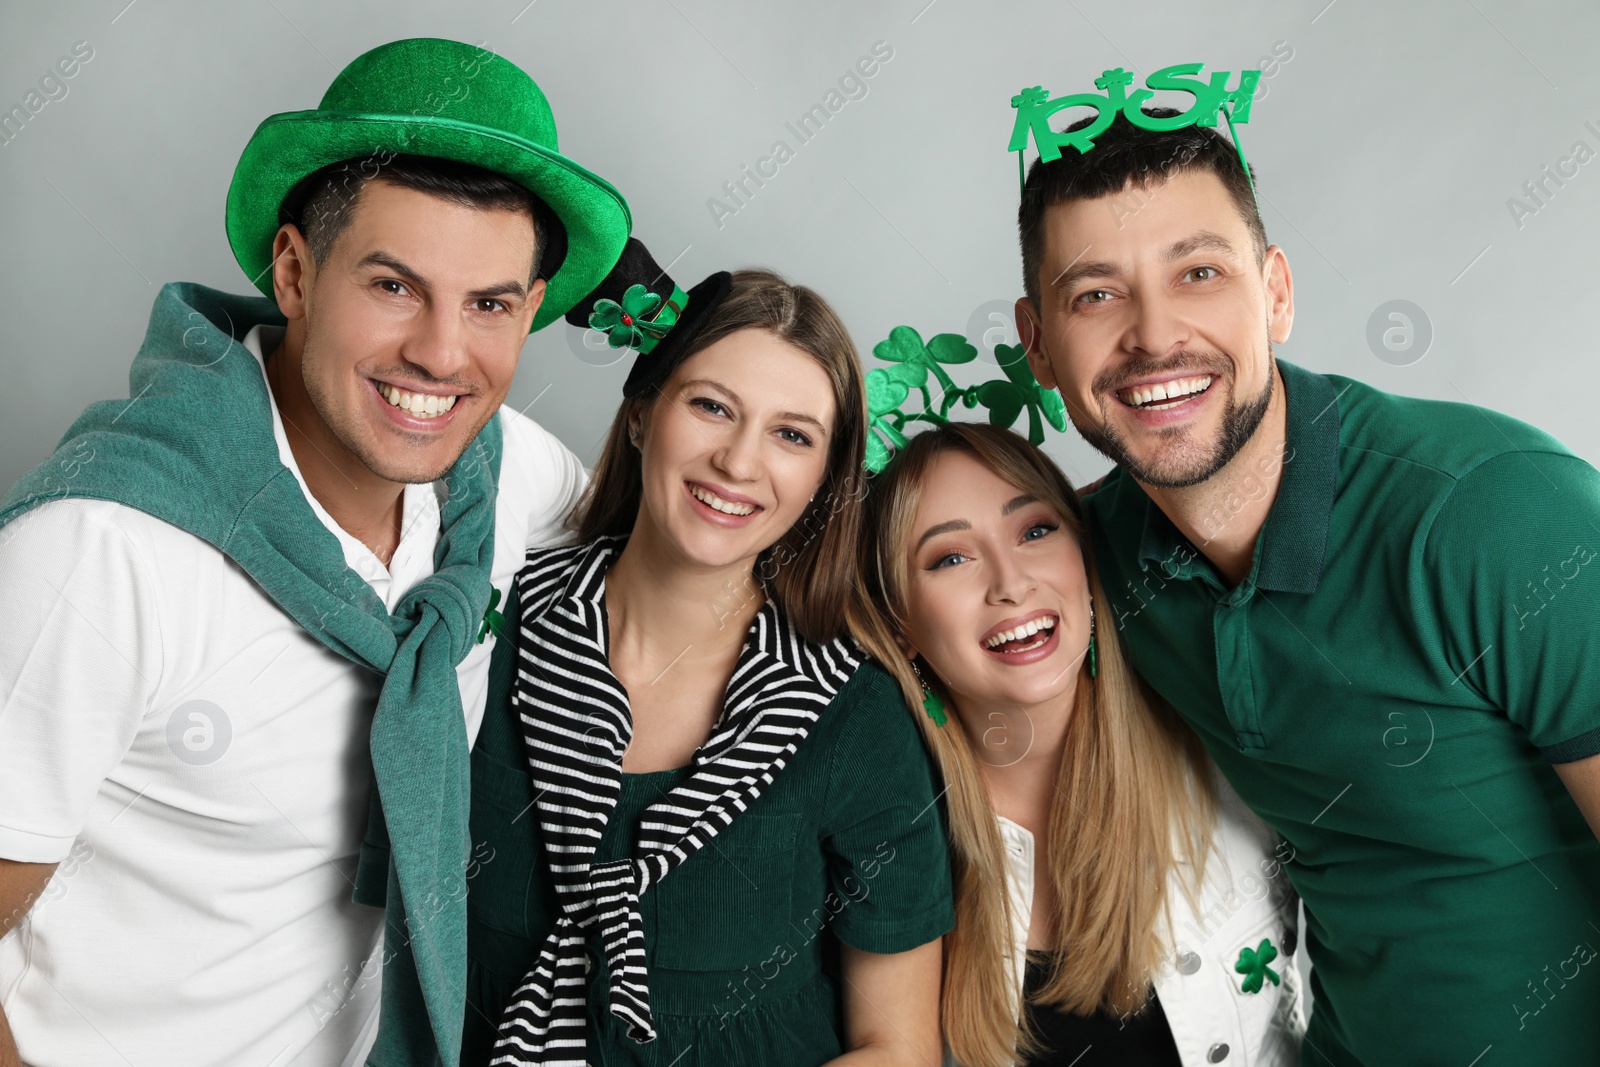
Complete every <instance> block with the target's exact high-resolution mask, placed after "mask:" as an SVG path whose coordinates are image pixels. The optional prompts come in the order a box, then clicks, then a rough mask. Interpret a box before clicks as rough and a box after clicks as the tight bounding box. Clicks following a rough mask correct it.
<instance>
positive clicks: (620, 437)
mask: <svg viewBox="0 0 1600 1067" xmlns="http://www.w3.org/2000/svg"><path fill="white" fill-rule="evenodd" d="M740 330H763V331H765V332H766V333H769V334H771V335H772V336H773V337H776V338H778V339H779V340H780V341H785V342H787V343H788V344H791V345H793V346H794V347H795V348H797V349H799V350H800V351H802V352H804V353H806V354H807V355H809V356H810V357H811V358H812V359H815V360H816V361H817V363H818V364H819V365H821V367H822V369H823V370H824V371H826V372H827V374H828V380H829V381H830V382H831V383H832V385H833V399H834V406H835V414H834V425H833V435H832V440H831V442H830V443H829V446H828V472H827V475H826V476H825V477H824V478H823V481H822V485H821V486H820V487H819V488H818V489H817V493H816V496H815V497H814V498H813V500H812V502H811V505H810V507H809V508H807V510H806V511H805V513H804V514H803V515H801V517H800V518H799V520H797V521H796V522H795V524H794V525H793V526H791V527H790V528H789V529H788V531H787V532H785V533H784V535H783V536H782V537H781V538H779V539H778V541H777V543H776V544H774V545H772V546H771V547H770V548H768V549H767V550H766V551H764V552H762V553H761V555H760V557H758V558H757V560H756V563H755V568H754V575H753V577H754V578H755V580H757V581H759V582H760V583H761V584H762V586H763V588H764V589H766V591H767V592H768V593H769V594H770V595H771V596H773V597H774V599H776V601H777V603H778V605H779V606H780V607H782V608H783V610H784V612H785V613H786V614H787V615H788V616H789V618H790V620H791V621H792V622H793V623H794V625H795V627H796V628H797V629H798V630H799V631H800V632H801V633H802V634H803V635H805V637H806V638H808V639H809V640H813V641H826V640H830V639H832V638H833V637H835V636H837V635H838V634H839V632H840V631H841V629H842V628H843V620H844V619H846V618H847V617H850V616H854V615H857V614H859V613H860V612H859V609H857V608H856V607H855V606H854V605H853V601H855V600H856V599H857V598H858V597H859V591H858V588H859V587H858V584H857V582H856V571H855V565H856V544H857V541H858V540H859V538H860V534H861V497H862V494H863V493H864V492H865V482H864V480H863V477H862V468H861V464H862V460H863V459H864V458H865V454H866V423H867V402H866V393H865V389H864V387H863V385H862V380H861V361H860V359H858V358H857V356H856V349H855V345H854V344H853V343H852V342H851V340H850V333H849V331H848V330H846V329H845V326H844V323H843V322H842V321H840V319H839V316H838V314H837V313H836V312H835V311H834V310H833V308H831V307H830V306H829V305H828V303H827V301H825V300H823V299H822V297H821V296H819V295H817V293H816V292H814V291H813V290H811V289H808V288H806V287H805V286H803V285H791V284H790V283H789V282H787V281H785V280H784V279H783V278H782V277H780V276H779V275H777V274H775V273H773V272H772V271H769V270H738V271H734V272H733V284H732V288H731V289H730V291H729V294H728V296H727V298H726V299H725V300H724V301H723V302H722V303H721V304H719V305H718V306H717V308H716V310H714V311H713V312H712V313H711V315H710V316H709V317H708V318H707V319H706V322H705V324H704V326H702V327H701V329H700V332H699V333H697V334H696V335H695V338H694V340H693V342H692V343H691V344H690V346H689V348H688V349H687V350H686V351H685V352H684V355H683V359H685V360H687V359H689V358H690V357H692V356H693V355H694V354H695V353H696V352H699V351H701V350H703V349H706V348H709V347H710V346H711V345H713V344H716V343H717V342H718V341H720V340H722V339H723V338H724V337H727V336H729V335H730V334H734V333H737V332H739V331H740ZM660 396H661V391H660V389H659V388H658V389H655V390H653V391H651V392H649V393H647V394H646V395H644V396H640V397H638V398H635V399H632V400H625V401H623V403H622V406H621V407H619V408H618V409H617V414H616V417H615V418H614V419H612V421H611V429H610V431H609V432H608V433H607V435H606V441H605V445H604V447H603V448H602V449H601V451H600V459H599V461H598V462H597V463H596V464H595V467H594V474H593V477H592V478H591V479H590V481H589V486H588V488H587V489H586V490H585V491H584V494H583V498H582V499H581V500H580V501H579V502H578V506H577V508H576V509H575V511H574V512H573V517H572V519H571V526H572V528H573V529H575V530H576V531H577V535H578V540H579V541H581V542H588V541H592V540H594V539H595V538H597V537H605V536H609V535H614V534H626V533H630V532H631V531H632V530H633V524H634V521H635V520H636V519H637V517H638V514H639V501H640V498H641V495H642V493H643V479H642V475H641V472H640V453H639V451H638V449H636V448H634V447H633V445H632V444H631V443H630V442H629V440H628V420H629V417H630V416H631V415H632V414H633V412H634V411H635V410H637V409H640V408H643V409H649V408H650V407H651V406H652V405H654V404H655V403H656V402H657V400H659V398H660Z"/></svg>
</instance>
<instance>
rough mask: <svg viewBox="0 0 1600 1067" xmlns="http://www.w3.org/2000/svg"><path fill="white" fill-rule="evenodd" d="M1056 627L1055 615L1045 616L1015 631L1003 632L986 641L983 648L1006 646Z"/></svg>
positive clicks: (1026, 623)
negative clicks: (1009, 642) (1008, 642)
mask: <svg viewBox="0 0 1600 1067" xmlns="http://www.w3.org/2000/svg"><path fill="white" fill-rule="evenodd" d="M1055 625H1056V618H1055V616H1054V615H1044V616H1041V617H1040V618H1037V619H1033V620H1031V621H1029V622H1025V623H1023V624H1022V625H1021V626H1018V627H1017V628H1016V629H1014V630H1002V631H1001V632H999V633H997V634H995V635H994V636H993V637H991V638H989V639H988V640H986V641H985V642H984V643H983V646H984V647H985V648H995V647H997V646H999V645H1003V644H1005V643H1006V642H1007V641H1016V640H1019V639H1021V638H1024V637H1027V636H1029V635H1031V634H1036V633H1038V632H1039V631H1040V630H1052V629H1054V628H1055Z"/></svg>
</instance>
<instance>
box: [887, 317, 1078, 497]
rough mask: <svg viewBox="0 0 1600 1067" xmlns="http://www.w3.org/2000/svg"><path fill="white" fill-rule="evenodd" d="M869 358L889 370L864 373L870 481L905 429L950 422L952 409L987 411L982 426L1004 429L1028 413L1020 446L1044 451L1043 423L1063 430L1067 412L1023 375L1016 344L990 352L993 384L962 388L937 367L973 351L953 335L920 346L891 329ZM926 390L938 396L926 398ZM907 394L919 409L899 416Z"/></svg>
mask: <svg viewBox="0 0 1600 1067" xmlns="http://www.w3.org/2000/svg"><path fill="white" fill-rule="evenodd" d="M872 354H873V355H874V356H876V357H877V358H879V359H881V360H883V361H884V362H885V363H888V364H890V366H887V367H874V368H872V369H871V370H869V371H867V374H866V385H867V459H866V463H865V464H864V466H865V467H866V469H867V470H868V471H869V472H871V473H872V474H877V473H878V472H880V471H882V470H883V468H884V467H885V466H887V465H888V463H889V460H890V458H891V457H892V456H893V454H894V452H895V451H896V450H898V449H901V448H904V447H905V446H906V443H907V441H908V438H907V437H906V434H905V428H906V426H907V424H909V423H912V422H926V423H929V424H931V425H934V426H938V425H940V424H942V423H947V422H949V421H951V420H950V409H951V408H953V407H955V406H956V404H957V403H958V402H959V403H960V404H961V405H962V406H963V407H967V408H973V407H977V406H978V405H979V404H982V405H983V406H984V407H985V408H987V409H988V410H989V423H990V424H991V425H993V426H1004V427H1008V428H1009V427H1010V426H1011V424H1012V423H1014V422H1016V421H1017V417H1018V416H1019V415H1021V414H1022V412H1023V411H1024V410H1026V411H1027V413H1028V440H1029V441H1030V442H1032V443H1033V444H1035V445H1041V444H1044V426H1043V424H1042V423H1041V421H1040V420H1041V416H1042V418H1043V420H1044V421H1046V422H1049V423H1050V425H1051V426H1054V427H1055V428H1056V429H1057V430H1063V431H1064V430H1066V428H1067V409H1066V405H1065V404H1063V403H1062V401H1061V396H1060V394H1058V393H1056V392H1055V391H1054V390H1050V389H1045V388H1044V387H1042V386H1041V385H1040V384H1039V382H1038V379H1036V378H1035V377H1034V376H1033V371H1032V370H1030V369H1029V368H1028V360H1027V353H1026V350H1025V349H1024V348H1023V346H1021V345H996V346H995V350H994V354H995V360H996V361H997V362H998V363H999V364H1000V369H1001V370H1003V371H1004V372H1005V375H1006V376H1005V377H1004V378H994V379H991V380H989V381H986V382H980V383H979V384H977V385H969V386H967V387H965V388H962V387H960V386H958V385H956V383H955V382H954V381H953V380H952V379H951V378H950V375H948V374H946V373H945V370H944V368H945V366H949V365H951V364H956V363H971V362H972V361H973V360H974V359H976V358H977V355H978V350H977V349H976V348H974V347H973V346H972V345H971V344H970V343H969V342H968V341H967V339H966V338H965V337H963V336H961V335H960V334H958V333H941V334H935V335H934V336H933V337H931V338H929V339H928V341H927V342H926V343H924V342H923V340H922V335H921V334H919V333H917V331H916V330H914V329H912V328H911V327H910V326H896V327H895V328H894V329H893V330H890V331H889V338H888V340H886V341H880V342H878V344H877V345H875V346H874V347H873V349H872ZM929 377H932V378H933V380H934V381H933V383H932V384H933V387H936V388H937V389H938V391H939V397H938V399H937V400H935V399H934V393H933V390H932V388H930V383H929V381H928V379H929ZM913 389H915V390H917V391H919V392H920V393H921V394H922V410H921V411H912V412H907V411H903V410H901V405H902V404H904V403H905V401H906V400H907V399H908V398H909V397H910V396H911V391H912V390H913Z"/></svg>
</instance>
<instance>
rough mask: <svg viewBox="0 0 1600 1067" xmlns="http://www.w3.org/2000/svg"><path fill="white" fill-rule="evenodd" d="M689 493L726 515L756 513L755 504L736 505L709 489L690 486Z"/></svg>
mask: <svg viewBox="0 0 1600 1067" xmlns="http://www.w3.org/2000/svg"><path fill="white" fill-rule="evenodd" d="M689 492H691V493H693V494H694V498H695V499H696V500H698V501H700V502H701V503H702V504H704V505H706V506H707V507H709V508H713V509H715V510H716V511H720V512H722V513H723V514H724V515H748V514H750V513H751V512H752V511H754V510H755V509H756V508H755V505H754V504H735V503H734V502H733V501H731V500H724V499H722V498H721V497H720V496H718V495H717V494H715V493H713V492H712V491H711V490H709V489H702V488H700V487H699V486H698V485H691V486H689Z"/></svg>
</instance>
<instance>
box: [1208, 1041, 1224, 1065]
mask: <svg viewBox="0 0 1600 1067" xmlns="http://www.w3.org/2000/svg"><path fill="white" fill-rule="evenodd" d="M1227 1058H1228V1043H1227V1042H1226V1041H1218V1042H1217V1043H1216V1044H1215V1045H1212V1046H1211V1047H1210V1048H1208V1049H1206V1062H1207V1063H1221V1062H1222V1061H1223V1060H1225V1059H1227Z"/></svg>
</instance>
